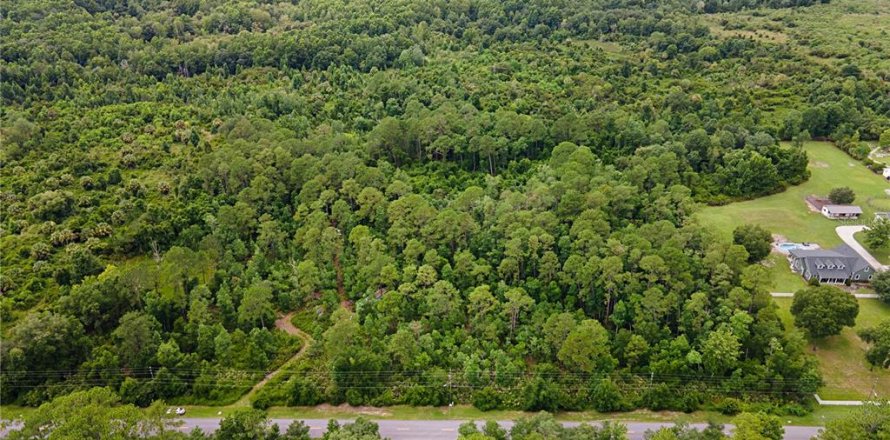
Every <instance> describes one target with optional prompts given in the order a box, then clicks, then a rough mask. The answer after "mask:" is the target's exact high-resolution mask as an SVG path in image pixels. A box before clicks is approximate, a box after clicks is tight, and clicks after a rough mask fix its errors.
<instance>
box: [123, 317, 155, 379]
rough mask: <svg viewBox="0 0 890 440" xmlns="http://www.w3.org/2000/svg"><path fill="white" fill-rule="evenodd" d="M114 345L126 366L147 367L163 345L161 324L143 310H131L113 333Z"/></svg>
mask: <svg viewBox="0 0 890 440" xmlns="http://www.w3.org/2000/svg"><path fill="white" fill-rule="evenodd" d="M112 336H113V337H114V347H115V349H117V355H118V357H119V358H120V360H121V363H122V364H123V366H124V367H126V368H146V367H148V366H149V365H150V364H151V362H152V360H153V359H154V356H155V353H157V351H158V346H159V345H161V324H160V323H159V322H158V320H156V319H155V318H154V316H151V315H148V314H146V313H142V312H130V313H127V314H126V315H124V316H122V317H121V321H120V325H118V327H117V328H116V329H114V332H113V333H112Z"/></svg>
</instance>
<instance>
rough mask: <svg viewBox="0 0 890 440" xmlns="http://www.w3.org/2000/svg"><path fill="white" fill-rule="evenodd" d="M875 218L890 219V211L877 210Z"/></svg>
mask: <svg viewBox="0 0 890 440" xmlns="http://www.w3.org/2000/svg"><path fill="white" fill-rule="evenodd" d="M875 220H890V212H876V213H875Z"/></svg>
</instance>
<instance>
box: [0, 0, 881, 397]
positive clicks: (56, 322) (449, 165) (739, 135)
mask: <svg viewBox="0 0 890 440" xmlns="http://www.w3.org/2000/svg"><path fill="white" fill-rule="evenodd" d="M375 5H376V4H375ZM375 5H372V4H370V3H369V2H361V1H360V2H349V3H348V4H341V3H338V2H302V3H299V4H291V3H287V2H278V3H257V2H250V1H247V2H239V3H237V4H234V5H232V4H229V3H228V2H193V1H189V0H182V1H176V2H130V3H126V4H123V3H120V2H79V3H74V4H72V3H70V2H61V1H38V2H12V3H11V4H10V7H9V11H8V14H7V15H6V16H5V18H4V20H3V21H2V22H0V26H2V28H0V32H2V35H4V36H6V37H7V38H3V42H2V43H0V44H2V46H0V52H2V53H3V55H2V56H3V59H2V60H3V61H2V64H0V74H2V76H3V78H4V81H3V83H2V84H0V88H2V96H3V104H4V112H3V115H2V117H3V128H2V135H3V141H4V149H3V153H2V154H3V161H2V164H3V165H2V166H3V173H2V176H0V178H2V183H3V190H2V193H0V201H2V203H0V209H2V219H3V220H2V225H3V232H4V234H3V236H2V238H0V244H2V246H3V252H2V264H3V273H2V274H0V291H2V298H0V313H2V318H3V322H4V323H5V324H6V325H5V328H4V334H3V339H4V343H3V344H2V350H3V351H2V355H3V359H4V362H5V363H4V369H3V372H2V374H0V381H2V382H0V385H2V386H0V392H2V399H3V401H4V402H17V403H23V404H31V405H36V404H38V403H40V402H43V401H47V400H50V399H51V398H53V397H55V396H57V395H61V394H65V393H68V392H71V391H73V390H78V389H83V388H87V387H90V386H95V385H101V386H108V387H110V388H112V389H114V390H115V391H116V392H117V393H119V395H120V396H121V398H122V399H123V400H124V401H125V402H133V403H137V404H139V405H147V404H148V403H149V402H151V401H153V400H155V399H159V398H164V399H167V400H170V401H174V402H201V403H224V402H230V401H232V400H234V399H235V398H237V397H238V396H239V395H241V394H243V392H244V391H245V390H246V389H248V388H250V386H251V385H252V384H253V383H255V381H256V380H258V378H260V377H262V375H263V374H264V373H265V372H266V371H268V370H269V369H270V368H274V367H276V366H278V365H280V363H281V362H282V361H283V360H284V359H286V358H288V357H289V355H291V354H292V353H294V352H295V351H296V350H297V349H298V342H297V341H296V340H295V339H294V338H289V337H287V336H285V335H283V334H281V332H277V331H272V330H271V329H272V328H274V321H275V319H276V318H277V317H278V312H290V311H297V312H299V313H298V315H297V320H298V322H297V325H298V327H300V328H303V329H305V330H306V331H307V332H309V333H311V334H312V335H313V336H314V339H315V340H316V344H314V345H313V347H311V348H310V349H309V350H308V351H307V357H306V361H305V362H302V363H301V364H300V365H299V366H298V368H300V369H302V370H301V371H305V372H306V374H307V375H308V374H310V373H311V374H312V375H315V376H317V377H318V380H315V381H312V382H305V381H303V382H301V381H300V380H299V378H297V379H294V381H291V382H288V383H287V384H286V386H282V387H280V388H279V389H278V390H277V392H275V393H260V395H259V396H258V399H257V401H256V403H255V404H256V405H257V406H264V405H269V404H273V403H281V404H284V403H292V404H310V403H317V402H321V401H330V402H344V401H346V402H349V403H353V404H380V405H383V404H394V403H410V404H444V403H449V402H450V400H451V399H455V400H457V401H463V402H473V403H475V404H477V405H478V406H480V407H488V408H493V407H511V408H528V409H540V408H547V409H552V410H556V409H580V408H590V407H594V408H598V409H601V410H624V409H631V408H634V407H639V406H646V407H650V408H672V409H682V410H694V409H696V408H699V407H713V406H719V407H721V408H726V409H725V411H727V412H733V411H735V410H736V409H737V408H739V407H743V405H742V404H741V403H740V402H739V400H736V399H744V400H745V401H747V402H749V403H750V404H751V405H755V407H752V409H754V410H759V409H768V410H774V411H775V412H782V411H791V412H800V411H803V410H805V407H804V406H801V405H799V403H800V402H802V401H804V405H805V404H806V403H805V399H806V396H808V395H810V394H811V393H812V392H813V391H814V390H815V389H816V387H818V384H819V382H820V380H819V376H818V372H817V370H816V365H815V363H814V361H813V360H812V359H811V358H810V357H808V356H807V355H806V353H805V350H804V345H803V342H802V339H801V338H800V337H799V336H798V335H796V334H791V335H786V334H785V332H784V328H783V326H782V324H781V322H780V320H779V318H778V317H777V314H776V310H775V306H774V305H773V304H772V303H771V301H770V300H769V296H768V295H767V293H766V288H765V286H766V284H767V276H768V275H767V274H766V272H765V271H764V268H763V267H762V266H760V265H756V264H753V265H752V263H756V261H757V260H758V257H757V254H755V255H753V256H752V254H753V252H749V249H748V248H746V247H745V246H744V245H741V244H735V243H732V242H730V241H729V239H728V238H727V237H719V236H716V235H715V234H714V233H713V232H712V231H708V230H705V229H703V228H701V227H699V226H698V225H696V224H695V222H694V221H693V220H692V217H691V214H692V213H693V212H694V211H695V209H696V207H697V206H698V204H699V203H701V202H704V203H724V202H728V201H731V200H736V199H742V198H749V197H756V196H761V195H765V194H770V193H773V192H776V191H781V190H782V189H783V188H784V187H785V186H787V185H792V184H796V183H800V182H802V181H803V180H805V179H806V178H807V177H808V172H807V170H806V164H807V158H806V154H805V152H804V150H803V149H802V148H800V146H799V145H800V144H801V143H802V142H804V141H806V140H808V139H810V138H812V137H826V136H827V137H832V138H836V139H841V138H844V139H846V138H847V137H849V138H850V139H854V140H856V141H855V142H857V143H858V142H859V141H860V140H863V139H873V138H876V137H877V135H878V133H880V131H881V127H885V126H886V122H887V116H888V111H890V110H888V109H890V106H888V99H890V94H888V93H886V92H887V84H886V83H882V82H881V81H880V80H878V79H876V73H875V72H871V71H868V70H867V69H863V70H860V69H859V68H858V67H856V66H855V65H854V64H853V63H850V64H849V65H848V66H845V67H844V68H842V69H835V68H832V67H823V66H821V65H816V66H813V65H807V64H806V63H805V62H804V61H803V60H802V59H801V58H800V55H798V54H797V53H796V51H794V50H793V48H792V47H785V46H781V45H768V44H764V43H760V42H757V41H754V40H750V39H745V38H739V37H729V38H723V37H720V36H717V35H713V34H711V32H710V31H709V29H708V28H707V27H705V26H702V25H701V24H699V23H698V22H697V19H696V17H694V16H692V15H690V14H692V12H690V10H689V8H688V6H689V4H688V3H686V2H682V3H675V2H667V3H663V4H659V5H657V6H652V3H651V2H632V1H628V2H617V3H616V2H609V3H608V4H606V3H601V2H591V3H583V2H582V3H580V4H577V5H576V4H574V3H572V4H565V5H563V4H560V3H559V2H557V3H554V4H550V3H546V4H545V3H540V2H506V3H501V2H469V3H460V2H445V3H442V4H435V3H433V4H430V3H425V4H417V3H416V2H385V3H383V4H380V5H376V6H375ZM738 5H739V6H738V7H748V6H757V5H755V4H749V3H745V4H742V3H739V4H738ZM587 6H590V7H587ZM264 13H265V14H264ZM240 20H243V21H240ZM239 23H240V24H239ZM258 23H259V24H258ZM180 25H182V26H183V27H182V28H181V29H180V30H176V29H179V28H178V27H177V26H180ZM171 29H172V30H171ZM233 29H235V30H233ZM591 37H600V40H590V39H589V38H591ZM301 39H307V41H308V42H306V41H303V40H301ZM321 42H325V44H326V45H328V46H329V47H327V48H326V49H320V47H319V45H320V44H321ZM341 42H342V43H343V44H342V45H341V44H340V43H341ZM390 42H391V44H390ZM360 46H361V47H360ZM326 51H327V52H326ZM375 51H382V52H381V53H380V54H379V56H374V53H373V52H375ZM309 54H311V59H310V55H309ZM318 57H323V58H324V59H323V60H322V58H318ZM316 58H318V59H317V60H316ZM363 63H370V64H363ZM755 85H756V86H755ZM777 115H781V117H779V116H777ZM779 140H792V141H793V142H792V144H790V145H789V144H779V142H778V141H779ZM751 250H753V248H752V249H751ZM73 341H76V342H77V343H74V342H73ZM419 371H420V372H422V373H418V372H419ZM315 376H311V377H315ZM646 378H648V380H647V379H646ZM445 385H450V386H445ZM680 387H683V389H684V391H686V392H684V393H682V394H680V393H676V390H677V389H678V388H680ZM506 391H509V392H506ZM789 402H790V403H792V405H790V406H788V407H786V408H782V409H780V408H778V406H780V405H782V404H785V403H789ZM757 405H760V406H757Z"/></svg>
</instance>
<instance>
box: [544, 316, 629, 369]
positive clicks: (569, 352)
mask: <svg viewBox="0 0 890 440" xmlns="http://www.w3.org/2000/svg"><path fill="white" fill-rule="evenodd" d="M609 347H610V344H609V333H608V332H607V331H606V329H605V328H603V326H602V324H600V323H599V322H598V321H594V320H592V319H585V320H584V321H581V323H580V324H578V326H577V327H575V328H574V329H573V330H572V331H571V333H569V336H568V337H567V338H566V340H565V342H563V344H562V348H560V349H559V354H558V355H557V357H558V358H559V361H560V362H562V363H563V365H565V366H566V368H568V369H569V370H572V371H581V372H584V373H593V372H608V371H610V370H612V369H613V368H615V364H616V363H617V361H616V360H615V358H613V357H612V355H611V353H610V350H609Z"/></svg>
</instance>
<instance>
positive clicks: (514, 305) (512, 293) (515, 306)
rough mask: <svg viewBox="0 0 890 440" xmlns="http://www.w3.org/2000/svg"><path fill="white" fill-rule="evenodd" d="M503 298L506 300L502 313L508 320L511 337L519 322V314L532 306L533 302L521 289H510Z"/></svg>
mask: <svg viewBox="0 0 890 440" xmlns="http://www.w3.org/2000/svg"><path fill="white" fill-rule="evenodd" d="M504 296H505V297H506V299H507V302H506V303H505V304H504V312H505V313H506V314H507V316H508V317H509V318H510V334H511V335H512V334H513V332H514V331H515V330H516V324H517V323H518V322H519V314H520V313H522V311H523V310H527V309H529V308H531V307H532V306H534V305H535V300H533V299H532V298H531V297H530V296H528V294H527V293H525V290H524V289H522V288H514V289H510V290H509V291H508V292H507V294H506V295H504Z"/></svg>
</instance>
